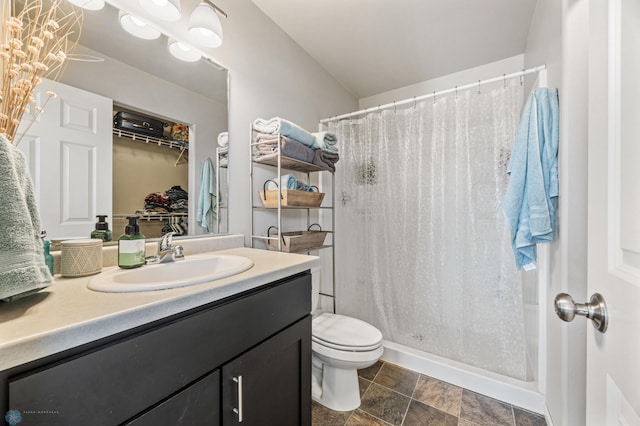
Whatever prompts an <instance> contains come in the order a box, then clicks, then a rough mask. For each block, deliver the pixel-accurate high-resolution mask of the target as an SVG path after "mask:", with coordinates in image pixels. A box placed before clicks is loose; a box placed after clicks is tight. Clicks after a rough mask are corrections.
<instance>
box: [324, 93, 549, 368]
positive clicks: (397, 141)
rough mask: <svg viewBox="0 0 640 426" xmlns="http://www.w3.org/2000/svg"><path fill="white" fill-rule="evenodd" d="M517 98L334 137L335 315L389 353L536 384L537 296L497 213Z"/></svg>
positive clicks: (345, 125) (395, 119)
mask: <svg viewBox="0 0 640 426" xmlns="http://www.w3.org/2000/svg"><path fill="white" fill-rule="evenodd" d="M522 93H523V88H522V86H520V85H518V84H517V82H516V83H515V84H512V83H510V84H509V86H508V87H507V86H505V87H499V88H496V89H493V90H490V89H485V88H483V89H482V91H481V92H478V93H476V91H475V90H474V91H466V92H464V93H460V94H456V95H455V96H454V95H453V94H452V95H451V96H450V97H443V98H439V99H437V100H435V101H434V102H432V101H431V100H429V101H426V102H423V103H418V104H417V105H414V106H413V108H408V109H405V110H398V111H394V110H390V111H383V112H382V113H375V114H371V115H369V116H367V117H365V118H362V119H359V120H350V121H345V122H341V123H338V124H333V125H332V126H331V127H330V130H332V131H335V132H336V133H338V135H339V137H340V138H341V141H342V148H341V157H342V158H341V163H342V164H341V168H340V169H339V171H338V173H337V174H336V186H337V187H336V193H337V206H336V232H337V233H336V259H337V262H336V292H337V312H338V313H344V314H347V315H353V316H356V317H360V318H362V319H365V320H367V321H370V322H372V323H373V324H374V325H376V326H377V327H379V328H380V329H381V330H382V331H383V334H384V335H385V338H387V339H389V340H391V341H394V342H396V343H401V344H403V345H407V346H409V347H413V348H416V349H419V350H422V351H426V352H430V353H434V354H437V355H440V356H445V357H448V358H450V359H454V360H457V361H462V362H465V363H468V364H470V365H474V366H477V367H480V368H485V369H487V370H490V371H494V372H498V373H500V374H505V375H507V376H510V377H514V378H518V379H521V380H532V379H533V378H534V377H535V367H536V365H537V359H536V354H537V350H536V348H537V345H536V342H537V329H536V327H537V320H536V319H535V318H536V316H537V309H536V307H535V303H536V294H535V288H536V287H535V285H533V287H531V286H526V285H525V286H523V283H522V282H521V278H522V275H521V273H520V272H517V271H515V267H514V266H513V257H512V254H511V251H510V245H509V236H508V229H507V228H506V227H505V223H504V220H503V218H502V215H501V212H500V208H499V207H500V206H499V203H500V200H501V196H502V192H503V190H504V189H505V187H506V163H507V162H508V158H509V151H510V148H511V146H512V144H513V135H514V134H515V128H516V126H517V123H518V121H519V113H520V108H521V105H522V98H523V94H522ZM347 259H348V260H347ZM528 278H529V282H534V283H535V282H536V280H535V279H532V278H531V277H528ZM525 318H526V319H527V321H529V323H528V324H529V325H527V321H525Z"/></svg>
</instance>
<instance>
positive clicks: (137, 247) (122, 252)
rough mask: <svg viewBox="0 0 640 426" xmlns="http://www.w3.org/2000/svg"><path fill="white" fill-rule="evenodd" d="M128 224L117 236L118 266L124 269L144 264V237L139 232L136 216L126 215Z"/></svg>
mask: <svg viewBox="0 0 640 426" xmlns="http://www.w3.org/2000/svg"><path fill="white" fill-rule="evenodd" d="M127 219H128V220H129V224H128V225H127V226H125V227H124V234H123V235H121V236H120V238H118V266H119V267H121V268H125V269H130V268H138V267H140V266H142V265H144V256H145V238H144V235H142V234H141V233H140V227H139V226H138V222H137V221H138V216H127Z"/></svg>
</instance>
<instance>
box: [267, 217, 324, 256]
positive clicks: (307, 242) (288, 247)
mask: <svg viewBox="0 0 640 426" xmlns="http://www.w3.org/2000/svg"><path fill="white" fill-rule="evenodd" d="M314 225H316V226H319V225H318V224H314ZM314 225H311V226H314ZM311 226H310V227H309V228H311ZM272 228H275V229H277V228H276V227H275V226H271V227H270V228H269V230H268V231H267V236H268V237H270V236H271V229H272ZM327 234H328V232H327V231H322V230H320V231H312V230H307V231H293V232H283V233H281V234H280V237H281V239H282V241H281V243H282V244H281V247H282V249H281V251H284V252H287V253H292V252H296V251H303V250H307V249H310V248H313V247H320V246H322V245H323V244H324V240H325V238H326V237H327ZM267 248H268V249H269V250H278V241H277V240H267Z"/></svg>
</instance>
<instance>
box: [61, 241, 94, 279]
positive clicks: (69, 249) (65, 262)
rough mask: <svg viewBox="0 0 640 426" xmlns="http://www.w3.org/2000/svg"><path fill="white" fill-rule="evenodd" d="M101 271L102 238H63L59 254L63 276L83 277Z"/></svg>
mask: <svg viewBox="0 0 640 426" xmlns="http://www.w3.org/2000/svg"><path fill="white" fill-rule="evenodd" d="M100 271H102V240H98V239H94V238H92V239H83V240H65V241H63V242H62V249H61V254H60V273H61V274H62V276H63V277H84V276H86V275H93V274H97V273H98V272H100Z"/></svg>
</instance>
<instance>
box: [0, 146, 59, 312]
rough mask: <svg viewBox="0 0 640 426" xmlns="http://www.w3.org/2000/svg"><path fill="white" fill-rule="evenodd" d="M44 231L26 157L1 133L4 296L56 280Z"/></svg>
mask: <svg viewBox="0 0 640 426" xmlns="http://www.w3.org/2000/svg"><path fill="white" fill-rule="evenodd" d="M40 232H41V228H40V216H39V214H38V208H37V206H36V200H35V197H34V192H33V183H32V182H31V176H30V175H29V171H28V170H27V166H26V162H25V158H24V156H23V155H22V152H20V150H18V148H17V147H15V146H13V145H12V144H11V143H9V141H8V140H7V139H6V137H4V136H3V135H0V299H2V300H12V299H13V298H16V297H21V296H24V295H27V294H30V293H33V292H35V291H38V290H40V289H42V288H45V287H47V286H50V285H51V284H53V277H52V276H51V273H50V272H49V269H48V268H47V265H46V264H45V262H44V255H43V250H44V247H43V243H42V239H41V238H40Z"/></svg>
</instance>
